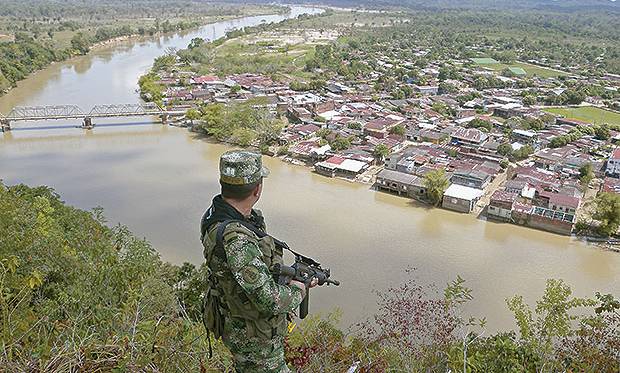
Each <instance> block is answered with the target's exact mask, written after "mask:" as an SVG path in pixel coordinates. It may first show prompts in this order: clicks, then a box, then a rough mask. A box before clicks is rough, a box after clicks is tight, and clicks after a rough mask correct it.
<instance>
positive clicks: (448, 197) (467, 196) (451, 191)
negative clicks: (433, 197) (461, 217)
mask: <svg viewBox="0 0 620 373" xmlns="http://www.w3.org/2000/svg"><path fill="white" fill-rule="evenodd" d="M483 194H484V193H483V192H482V190H480V189H476V188H470V187H467V186H463V185H458V184H452V185H450V186H449V187H448V189H446V191H445V193H444V195H443V201H442V203H441V206H442V207H443V208H445V209H448V210H454V211H458V212H465V213H470V212H472V210H473V209H474V206H476V203H477V202H478V200H479V199H480V197H482V195H483Z"/></svg>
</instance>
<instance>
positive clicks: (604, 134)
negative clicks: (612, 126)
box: [594, 125, 611, 140]
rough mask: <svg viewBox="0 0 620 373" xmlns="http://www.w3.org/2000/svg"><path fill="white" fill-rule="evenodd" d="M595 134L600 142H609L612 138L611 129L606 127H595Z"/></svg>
mask: <svg viewBox="0 0 620 373" xmlns="http://www.w3.org/2000/svg"><path fill="white" fill-rule="evenodd" d="M594 133H595V135H596V138H597V139H599V140H608V139H609V137H610V136H611V132H610V131H609V127H608V126H606V125H600V126H595V127H594Z"/></svg>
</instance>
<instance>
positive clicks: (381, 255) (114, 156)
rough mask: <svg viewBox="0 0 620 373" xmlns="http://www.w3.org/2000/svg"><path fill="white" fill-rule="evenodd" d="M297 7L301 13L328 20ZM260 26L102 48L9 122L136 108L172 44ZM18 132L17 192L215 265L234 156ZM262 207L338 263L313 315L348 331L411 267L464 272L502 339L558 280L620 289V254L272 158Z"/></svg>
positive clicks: (250, 20) (222, 26)
mask: <svg viewBox="0 0 620 373" xmlns="http://www.w3.org/2000/svg"><path fill="white" fill-rule="evenodd" d="M316 11H318V10H316V9H309V8H301V7H295V8H294V9H293V12H294V15H296V14H301V13H304V12H316ZM283 18H284V17H283V16H259V17H247V18H244V19H240V20H235V21H226V22H221V23H217V24H213V25H208V26H205V27H202V28H200V29H198V30H194V31H191V32H188V33H184V34H179V35H170V36H162V37H158V38H150V39H142V40H133V41H128V42H124V43H122V44H118V45H114V46H111V47H107V48H106V49H98V50H95V51H93V52H92V53H90V54H89V55H88V56H84V57H79V58H75V59H72V60H70V61H68V62H65V63H58V64H55V65H53V66H51V67H49V68H48V69H46V70H43V71H41V72H38V73H36V74H34V75H32V76H31V77H30V78H29V79H27V80H25V81H23V82H21V83H20V84H19V86H18V87H17V88H15V89H13V90H12V91H11V92H10V93H9V94H7V95H5V96H3V97H0V112H2V113H4V114H6V113H8V112H9V111H10V110H11V108H12V107H14V106H27V105H53V104H75V105H78V106H80V107H81V108H82V109H83V110H90V108H91V107H92V106H93V105H95V104H111V103H131V102H137V101H138V100H139V97H138V95H137V94H136V93H135V89H136V87H137V84H136V82H137V80H138V77H139V76H140V75H141V74H143V73H144V72H145V71H147V69H148V68H149V67H150V65H151V63H152V61H153V59H154V58H155V57H157V56H159V55H161V54H163V53H164V51H165V50H166V49H167V48H169V47H177V48H183V47H185V46H187V44H188V43H189V41H190V40H191V39H192V38H194V37H203V38H208V39H212V38H216V37H220V36H222V35H223V33H224V32H225V30H227V29H231V28H233V27H243V26H249V25H255V24H258V23H260V22H263V21H267V22H271V21H279V20H281V19H283ZM95 123H96V125H97V127H95V129H94V130H88V131H87V130H83V129H80V128H76V126H79V125H80V123H79V122H78V121H68V122H63V121H49V122H43V123H33V122H29V123H28V122H26V123H15V124H14V125H13V126H14V130H13V131H11V132H7V133H4V134H2V133H0V179H2V180H3V181H4V182H5V183H6V184H15V183H26V184H29V185H41V184H44V185H49V186H51V187H53V188H55V189H56V191H57V192H58V193H59V194H60V195H61V196H62V198H63V199H64V200H65V201H66V202H67V203H70V204H72V205H75V206H78V207H80V208H84V209H91V208H93V207H96V206H102V207H103V208H104V209H105V214H106V216H107V219H108V221H109V223H110V224H116V223H118V222H122V223H123V224H126V225H127V226H128V227H129V228H130V229H131V230H132V231H133V232H135V234H137V235H138V236H140V237H146V238H147V239H148V240H149V241H151V242H152V243H153V245H154V246H155V247H156V248H157V249H158V250H159V252H160V253H161V256H162V258H163V259H164V260H168V261H171V262H174V263H182V262H184V261H189V262H192V263H195V264H200V263H201V262H202V260H203V258H202V249H201V245H200V242H199V238H198V236H199V229H198V228H199V219H200V217H201V215H202V213H203V211H204V209H205V208H206V207H208V205H209V203H210V200H211V197H212V196H213V195H214V194H216V193H217V192H218V186H219V185H218V171H217V166H218V157H219V155H220V154H221V153H222V152H224V151H225V150H226V149H228V147H226V146H224V145H217V144H212V143H209V142H207V141H204V140H202V139H199V138H196V137H195V136H194V135H193V134H192V133H190V132H188V131H187V130H185V129H181V128H176V127H167V126H163V125H162V124H158V123H153V122H152V121H150V120H147V119H145V118H137V119H136V118H133V119H127V120H119V119H113V120H95ZM265 162H266V164H267V166H268V167H269V168H270V169H271V175H270V176H269V178H268V179H267V180H266V185H265V190H264V192H263V197H262V199H261V201H260V202H259V206H258V207H259V208H260V209H262V210H263V213H264V214H265V216H266V218H267V224H268V228H269V229H270V231H271V233H272V234H274V235H275V236H276V237H278V238H281V239H283V240H285V241H287V242H288V243H289V245H291V246H292V247H295V248H296V249H297V250H299V251H301V252H304V253H307V254H308V255H309V256H312V257H314V258H316V259H318V260H319V261H321V262H322V263H324V264H325V265H326V266H329V267H331V269H332V277H333V278H335V279H338V280H340V281H341V282H342V285H341V286H340V287H339V288H335V287H330V288H319V289H317V290H316V291H314V290H313V292H312V297H311V304H310V311H311V312H328V311H330V310H333V309H334V308H336V307H339V308H340V309H341V310H342V311H343V312H344V316H343V321H344V323H345V324H351V323H354V322H356V321H359V320H361V319H363V318H364V317H367V316H369V315H371V314H372V312H373V311H374V310H375V308H376V307H375V304H376V298H375V296H374V295H373V293H372V290H373V289H377V290H382V289H384V288H386V287H387V286H390V285H396V284H398V283H399V282H402V281H407V280H411V278H410V277H408V276H406V275H405V273H404V270H405V269H406V268H408V267H415V268H417V271H416V278H417V279H418V280H419V281H422V282H423V283H428V284H431V283H434V284H436V285H437V286H438V288H443V286H444V285H445V284H446V283H447V282H448V281H450V280H452V279H454V278H455V277H456V276H457V275H461V276H462V277H463V278H465V279H466V280H467V283H468V285H469V286H470V287H471V288H472V289H473V294H474V297H475V299H474V301H473V302H472V303H471V304H469V305H468V306H467V308H466V311H467V312H469V313H471V314H472V315H475V316H485V317H486V318H487V320H488V329H489V330H490V331H495V330H497V329H499V328H512V327H514V323H513V319H512V316H511V314H510V312H509V311H508V309H507V307H506V305H505V299H506V298H507V297H510V296H512V295H514V294H523V295H524V296H525V298H526V299H527V300H528V301H530V302H533V301H534V300H535V299H537V298H538V297H539V296H540V295H541V294H542V291H543V289H544V285H545V280H546V279H548V278H562V279H564V280H565V281H566V282H567V283H569V284H570V285H571V286H572V288H573V289H574V292H575V294H577V295H580V296H591V295H593V294H594V292H595V291H602V292H613V293H615V294H616V295H618V293H620V255H618V254H614V253H611V252H606V251H602V250H599V249H597V248H595V247H593V246H588V245H586V244H584V243H581V242H579V241H577V240H575V239H572V238H569V237H563V236H558V235H554V234H550V233H545V232H540V231H535V230H531V229H526V228H522V227H518V226H514V225H507V224H498V223H491V222H485V221H482V220H478V219H476V217H475V216H470V215H463V214H459V213H454V212H449V211H444V210H439V209H428V208H423V207H419V206H416V205H414V204H412V203H411V202H410V201H409V200H407V199H404V198H400V197H396V196H392V195H388V194H384V193H377V192H374V191H372V190H370V189H369V187H368V186H366V185H358V184H354V183H350V182H346V181H342V180H334V179H329V178H326V177H322V176H319V175H316V174H313V173H311V172H310V171H309V170H308V169H306V168H303V167H299V166H293V165H290V164H287V163H283V162H281V161H280V160H278V159H271V158H267V159H266V160H265Z"/></svg>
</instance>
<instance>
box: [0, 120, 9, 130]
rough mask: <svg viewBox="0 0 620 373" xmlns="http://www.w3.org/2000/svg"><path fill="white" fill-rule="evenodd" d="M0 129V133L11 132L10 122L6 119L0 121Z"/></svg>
mask: <svg viewBox="0 0 620 373" xmlns="http://www.w3.org/2000/svg"><path fill="white" fill-rule="evenodd" d="M0 129H1V130H2V132H8V131H10V130H11V122H10V121H9V120H8V119H0Z"/></svg>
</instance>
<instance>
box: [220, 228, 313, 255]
mask: <svg viewBox="0 0 620 373" xmlns="http://www.w3.org/2000/svg"><path fill="white" fill-rule="evenodd" d="M230 223H239V224H241V225H242V226H243V227H245V228H247V229H248V230H250V231H251V232H252V233H254V234H255V235H256V236H257V237H258V238H263V237H271V238H272V239H273V242H274V243H275V245H276V246H278V247H280V248H282V249H283V250H287V251H289V252H290V253H291V254H293V255H295V256H296V257H298V258H304V259H305V260H306V261H307V262H309V263H312V264H316V265H319V263H317V262H315V261H314V260H313V259H311V258H308V257H306V256H304V255H301V254H300V253H298V252H296V251H293V249H291V248H290V247H289V246H288V244H287V243H286V242H284V241H280V240H278V239H277V238H275V237H273V236H270V235H268V234H267V233H266V232H263V231H262V230H260V229H258V228H256V227H255V226H254V225H252V224H250V223H248V222H245V221H243V220H235V219H230V220H224V221H223V222H221V223H219V224H220V225H219V226H218V227H217V232H216V233H215V247H214V248H213V252H214V253H215V255H219V256H220V258H222V259H223V260H226V251H225V250H224V230H225V229H226V226H227V225H228V224H230Z"/></svg>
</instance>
